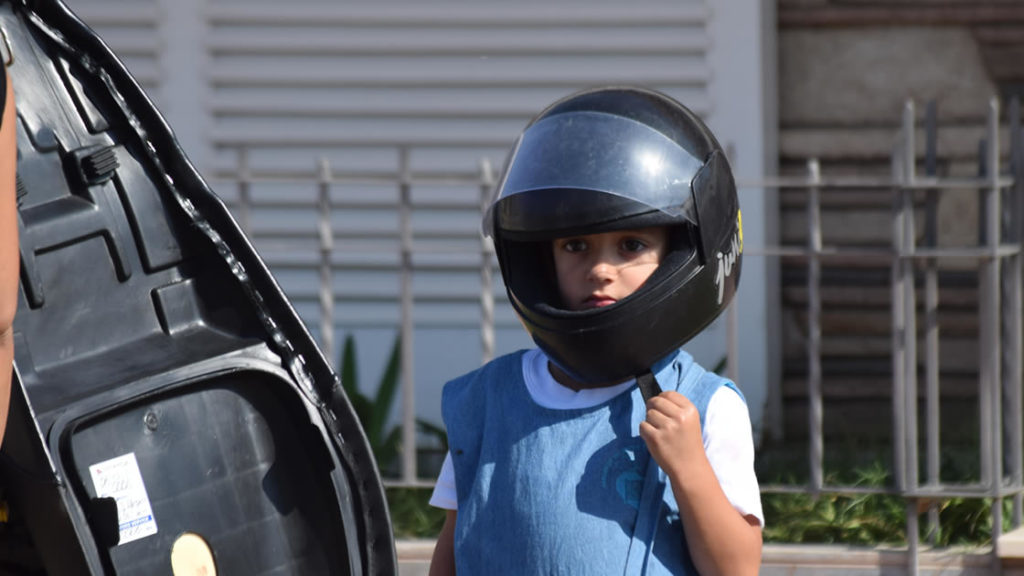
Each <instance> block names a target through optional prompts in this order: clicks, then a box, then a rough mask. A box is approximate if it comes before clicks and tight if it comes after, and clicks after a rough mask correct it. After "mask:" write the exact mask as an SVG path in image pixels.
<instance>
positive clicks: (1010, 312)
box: [1003, 98, 1024, 528]
mask: <svg viewBox="0 0 1024 576" xmlns="http://www.w3.org/2000/svg"><path fill="white" fill-rule="evenodd" d="M1020 122H1021V112H1020V99H1019V98H1014V99H1013V100H1012V101H1011V103H1010V172H1011V174H1012V175H1013V185H1012V187H1011V188H1010V196H1009V206H1007V210H1008V211H1009V212H1010V214H1011V217H1010V226H1009V230H1008V232H1009V238H1008V240H1009V241H1010V242H1012V245H1013V246H1014V247H1016V248H1017V250H1018V252H1017V253H1016V254H1014V255H1013V256H1011V257H1010V259H1009V262H1008V269H1007V270H1006V273H1005V274H1004V279H1005V284H1004V294H1003V295H1004V297H1005V298H1006V299H1007V303H1006V307H1007V312H1006V313H1005V314H1003V317H1004V318H1005V320H1006V322H1007V323H1008V326H1007V335H1006V342H1005V344H1006V346H1005V348H1004V349H1003V352H1004V355H1005V358H1006V359H1007V363H1006V365H1005V373H1004V375H1003V377H1004V379H1005V382H1006V384H1005V386H1006V390H1007V395H1006V402H1007V403H1008V404H1009V409H1008V410H1007V415H1008V422H1007V424H1006V425H1007V428H1008V434H1007V437H1008V439H1009V448H1008V453H1009V462H1008V465H1009V467H1010V479H1011V486H1012V487H1013V488H1014V490H1016V491H1017V492H1016V493H1015V494H1014V496H1013V517H1012V522H1013V527H1014V528H1019V527H1020V526H1021V524H1022V522H1024V518H1022V516H1024V495H1022V492H1021V490H1022V489H1024V448H1022V446H1021V443H1022V439H1024V414H1022V406H1021V402H1022V390H1021V386H1022V362H1021V352H1022V351H1021V345H1022V340H1024V321H1022V318H1021V317H1022V314H1024V310H1022V301H1021V300H1022V298H1021V284H1022V281H1024V279H1022V274H1024V267H1022V258H1024V257H1022V255H1021V253H1020V252H1019V250H1021V248H1022V244H1024V243H1022V240H1024V234H1022V226H1024V221H1022V220H1024V218H1022V216H1024V213H1022V210H1024V195H1022V192H1024V181H1022V177H1024V166H1022V160H1024V157H1022V154H1024V149H1022V146H1024V142H1022V140H1024V138H1022V136H1024V135H1022V134H1021V126H1020Z"/></svg>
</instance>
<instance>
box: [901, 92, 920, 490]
mask: <svg viewBox="0 0 1024 576" xmlns="http://www.w3.org/2000/svg"><path fill="white" fill-rule="evenodd" d="M914 124H915V110H914V103H913V102H909V101H908V102H907V103H906V105H905V106H904V109H903V130H904V133H905V134H906V138H905V139H904V141H903V144H904V154H903V182H904V184H905V185H906V187H904V188H903V189H902V190H901V191H900V197H901V207H900V212H901V213H902V215H903V250H902V251H903V266H902V274H903V306H904V308H903V311H904V313H905V314H906V320H904V329H903V340H904V350H905V355H904V365H903V370H904V386H905V389H904V390H905V393H906V398H907V400H906V406H905V407H906V412H905V418H906V419H905V421H904V423H905V426H904V430H905V432H904V434H905V435H906V436H905V438H906V443H907V447H906V462H905V465H906V470H907V472H906V474H907V476H906V478H907V488H909V489H911V490H913V489H915V488H917V485H918V473H917V469H918V458H917V436H918V434H917V293H916V291H915V289H916V283H915V281H914V268H915V265H914V251H915V246H914V244H915V233H916V230H915V225H914V190H913V188H911V187H910V186H911V185H913V184H914V181H915V180H916V179H917V170H916V164H915V163H916V160H917V150H916V137H915V127H914Z"/></svg>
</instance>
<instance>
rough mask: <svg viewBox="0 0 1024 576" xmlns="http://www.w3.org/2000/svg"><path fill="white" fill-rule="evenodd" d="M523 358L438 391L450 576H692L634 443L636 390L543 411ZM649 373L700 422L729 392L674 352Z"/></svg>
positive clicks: (670, 507)
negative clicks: (451, 480)
mask: <svg viewBox="0 0 1024 576" xmlns="http://www.w3.org/2000/svg"><path fill="white" fill-rule="evenodd" d="M522 355H523V351H520V352H516V353H513V354H509V355H507V356H503V357H501V358H498V359H496V360H494V361H492V362H490V363H488V364H487V365H485V366H483V367H482V368H480V369H478V370H476V371H474V372H470V373H469V374H466V375H465V376H462V377H461V378H458V379H455V380H453V381H451V382H449V383H448V384H447V385H446V386H445V388H444V392H443V395H442V414H443V417H444V421H445V426H446V427H447V429H448V435H449V437H448V440H449V449H450V451H451V457H452V464H453V467H454V470H455V487H456V495H457V499H458V520H457V522H456V525H455V538H454V548H455V566H456V569H457V571H458V573H459V574H462V575H463V576H466V575H476V574H488V575H498V574H515V575H517V576H518V575H522V574H531V575H533V574H543V575H554V574H572V575H576V574H588V575H589V574H616V575H617V574H629V575H633V574H651V575H655V574H694V575H695V574H697V571H696V569H695V568H694V567H693V563H692V561H691V560H690V554H689V550H688V549H687V547H686V543H685V536H684V535H683V528H682V523H681V522H680V519H679V506H678V505H677V504H676V501H675V498H674V496H673V495H672V490H671V488H666V484H667V479H666V477H665V474H664V472H663V471H661V469H660V468H659V467H658V466H657V465H656V464H655V463H653V461H652V460H651V457H650V454H649V453H648V451H647V447H646V446H645V445H644V442H643V440H642V439H641V438H640V436H639V426H640V422H641V421H643V419H644V417H645V414H646V409H645V407H644V402H643V398H642V397H641V394H640V390H639V389H638V388H637V387H633V388H632V389H630V390H629V391H628V392H624V393H622V394H619V395H618V396H616V397H615V398H612V399H611V400H609V401H607V402H605V403H603V404H599V405H597V406H594V407H592V408H585V409H577V410H552V409H548V408H544V407H542V406H539V405H538V404H536V403H535V402H534V401H533V399H532V398H531V397H530V394H529V391H528V390H527V389H526V383H525V382H524V380H523V373H522V371H523V368H522ZM652 372H653V373H654V375H655V379H656V380H657V382H658V384H659V385H660V387H661V389H662V390H677V391H679V392H680V393H682V394H684V395H685V396H686V397H687V398H689V399H690V401H691V402H693V403H694V405H695V406H696V407H697V410H698V411H699V413H700V417H701V424H702V425H703V421H704V414H705V412H706V410H707V405H708V402H709V401H710V399H711V396H712V395H713V394H714V393H715V391H717V390H718V388H719V387H720V386H729V387H731V388H733V389H734V390H735V389H736V387H735V386H734V385H733V384H732V383H731V382H729V381H728V380H726V379H724V378H721V377H720V376H718V375H716V374H713V373H710V372H707V371H705V370H704V369H703V368H701V367H700V366H699V365H698V364H697V363H696V362H694V361H693V358H692V357H691V356H690V355H689V354H687V353H686V352H683V351H681V350H680V351H679V352H678V353H677V354H673V355H670V356H669V357H667V358H666V359H664V360H662V361H661V362H659V363H658V364H657V365H655V366H654V367H653V368H652ZM736 391H737V393H738V392H739V390H736ZM648 464H650V465H648Z"/></svg>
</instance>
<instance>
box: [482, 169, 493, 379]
mask: <svg viewBox="0 0 1024 576" xmlns="http://www.w3.org/2000/svg"><path fill="white" fill-rule="evenodd" d="M493 188H494V171H493V170H492V168H491V161H490V159H489V158H487V157H484V158H483V159H482V160H481V161H480V214H481V215H485V214H487V208H488V207H489V206H490V203H491V192H492V189H493ZM493 263H494V242H493V241H492V240H491V239H490V238H488V237H486V236H484V235H483V233H482V232H481V234H480V362H481V364H486V363H488V362H490V361H491V359H492V358H494V274H493V273H492V270H493V268H492V266H493Z"/></svg>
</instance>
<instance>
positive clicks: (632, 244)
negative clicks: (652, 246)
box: [622, 238, 647, 252]
mask: <svg viewBox="0 0 1024 576" xmlns="http://www.w3.org/2000/svg"><path fill="white" fill-rule="evenodd" d="M645 248H647V243H646V242H644V241H643V240H640V239H638V238H626V239H625V240H623V241H622V249H623V250H625V251H626V252H641V251H643V250H644V249H645Z"/></svg>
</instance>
